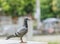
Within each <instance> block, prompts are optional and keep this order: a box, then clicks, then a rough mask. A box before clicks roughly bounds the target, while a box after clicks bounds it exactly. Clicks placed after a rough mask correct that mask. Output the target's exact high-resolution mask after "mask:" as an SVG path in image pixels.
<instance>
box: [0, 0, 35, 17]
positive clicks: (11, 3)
mask: <svg viewBox="0 0 60 44" xmlns="http://www.w3.org/2000/svg"><path fill="white" fill-rule="evenodd" d="M0 3H1V7H2V9H3V11H4V12H5V14H7V13H8V14H9V15H11V16H23V15H26V14H27V13H28V12H32V13H33V11H34V7H35V0H1V1H0Z"/></svg>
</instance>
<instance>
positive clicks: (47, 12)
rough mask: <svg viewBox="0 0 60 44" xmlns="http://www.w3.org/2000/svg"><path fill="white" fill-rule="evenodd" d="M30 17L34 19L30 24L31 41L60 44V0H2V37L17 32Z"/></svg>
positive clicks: (0, 5) (0, 20) (0, 4)
mask: <svg viewBox="0 0 60 44" xmlns="http://www.w3.org/2000/svg"><path fill="white" fill-rule="evenodd" d="M28 15H30V16H32V17H31V18H33V19H34V20H31V21H29V22H28V24H29V25H28V27H29V28H28V30H29V31H28V34H27V37H28V38H29V40H30V39H31V41H39V42H41V41H43V42H45V41H47V42H49V44H59V40H60V38H59V37H60V0H0V36H2V37H3V36H6V35H8V33H10V34H12V33H13V32H16V30H17V29H18V28H21V26H23V24H24V18H25V17H26V16H28ZM36 38H37V39H36Z"/></svg>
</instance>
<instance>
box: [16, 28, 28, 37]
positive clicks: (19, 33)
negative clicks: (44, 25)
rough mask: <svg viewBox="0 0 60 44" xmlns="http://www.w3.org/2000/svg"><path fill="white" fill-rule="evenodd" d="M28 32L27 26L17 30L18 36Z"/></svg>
mask: <svg viewBox="0 0 60 44" xmlns="http://www.w3.org/2000/svg"><path fill="white" fill-rule="evenodd" d="M26 33H27V29H26V28H22V29H20V30H19V31H18V32H17V35H18V36H23V35H25V34H26Z"/></svg>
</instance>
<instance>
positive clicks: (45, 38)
mask: <svg viewBox="0 0 60 44" xmlns="http://www.w3.org/2000/svg"><path fill="white" fill-rule="evenodd" d="M0 39H5V37H0ZM11 39H13V40H19V38H17V37H16V38H11ZM26 39H27V38H26V37H24V40H26ZM31 41H39V42H55V41H56V42H60V35H42V36H33V37H32V39H31Z"/></svg>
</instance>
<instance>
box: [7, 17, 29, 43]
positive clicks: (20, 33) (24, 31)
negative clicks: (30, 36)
mask: <svg viewBox="0 0 60 44" xmlns="http://www.w3.org/2000/svg"><path fill="white" fill-rule="evenodd" d="M28 20H30V19H28V18H25V19H24V25H23V28H21V29H20V30H18V31H17V32H16V33H15V34H14V35H13V34H12V35H9V36H7V38H6V40H8V39H10V38H13V37H20V40H21V43H24V41H23V39H22V38H23V36H24V35H25V34H27V32H28Z"/></svg>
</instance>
